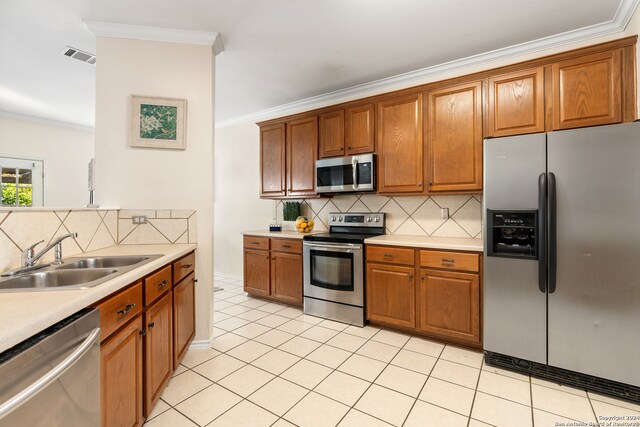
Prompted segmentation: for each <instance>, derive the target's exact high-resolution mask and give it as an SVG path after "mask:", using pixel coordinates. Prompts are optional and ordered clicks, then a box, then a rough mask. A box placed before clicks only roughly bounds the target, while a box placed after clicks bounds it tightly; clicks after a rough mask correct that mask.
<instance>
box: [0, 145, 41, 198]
mask: <svg viewBox="0 0 640 427" xmlns="http://www.w3.org/2000/svg"><path fill="white" fill-rule="evenodd" d="M43 169H44V164H43V161H42V160H29V159H15V158H8V157H0V172H1V181H0V188H1V190H2V199H1V200H0V206H2V207H8V206H15V207H29V206H42V205H43V204H44V203H43V202H44V175H43Z"/></svg>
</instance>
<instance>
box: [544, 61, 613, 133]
mask: <svg viewBox="0 0 640 427" xmlns="http://www.w3.org/2000/svg"><path fill="white" fill-rule="evenodd" d="M552 71H553V72H552V74H553V129H554V130H559V129H570V128H577V127H584V126H595V125H604V124H610V123H619V122H621V121H622V82H621V50H620V49H617V50H613V51H610V52H602V53H596V54H593V55H586V56H582V57H579V58H575V59H570V60H567V61H562V62H558V63H556V64H553V66H552Z"/></svg>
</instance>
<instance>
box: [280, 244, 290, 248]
mask: <svg viewBox="0 0 640 427" xmlns="http://www.w3.org/2000/svg"><path fill="white" fill-rule="evenodd" d="M282 247H283V248H290V247H291V246H290V245H282Z"/></svg>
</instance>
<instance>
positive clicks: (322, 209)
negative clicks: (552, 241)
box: [275, 194, 482, 238]
mask: <svg viewBox="0 0 640 427" xmlns="http://www.w3.org/2000/svg"><path fill="white" fill-rule="evenodd" d="M299 202H301V205H300V214H301V215H304V216H310V217H312V218H313V220H314V221H315V223H316V226H315V229H316V230H326V229H328V225H327V221H328V218H329V213H330V212H384V213H386V228H387V233H388V234H409V235H417V236H442V237H473V238H481V237H482V196H481V195H452V196H402V197H386V196H380V195H377V194H358V195H353V194H349V195H344V196H342V195H341V196H334V197H332V198H320V199H305V200H299ZM441 208H448V209H449V219H442V218H441V215H440V209H441ZM275 209H276V216H277V218H276V219H277V221H278V222H282V201H280V200H278V201H275Z"/></svg>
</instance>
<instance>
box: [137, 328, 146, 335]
mask: <svg viewBox="0 0 640 427" xmlns="http://www.w3.org/2000/svg"><path fill="white" fill-rule="evenodd" d="M138 334H140V335H141V336H145V335H147V331H146V330H144V329H140V330H139V331H138Z"/></svg>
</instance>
